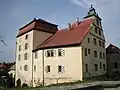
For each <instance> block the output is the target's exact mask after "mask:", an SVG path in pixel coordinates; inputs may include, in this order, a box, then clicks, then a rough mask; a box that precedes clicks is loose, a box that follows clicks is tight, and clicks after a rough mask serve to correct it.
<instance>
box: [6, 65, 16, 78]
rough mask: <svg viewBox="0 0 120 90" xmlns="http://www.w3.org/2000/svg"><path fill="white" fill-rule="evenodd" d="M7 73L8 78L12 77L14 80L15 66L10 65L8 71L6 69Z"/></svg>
mask: <svg viewBox="0 0 120 90" xmlns="http://www.w3.org/2000/svg"><path fill="white" fill-rule="evenodd" d="M8 73H9V75H10V76H12V77H13V78H15V64H14V65H12V66H11V67H10V68H9V69H8Z"/></svg>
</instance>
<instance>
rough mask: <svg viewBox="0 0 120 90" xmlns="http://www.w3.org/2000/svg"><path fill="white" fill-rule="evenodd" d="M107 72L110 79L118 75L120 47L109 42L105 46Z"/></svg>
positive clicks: (119, 69) (119, 71) (119, 72)
mask: <svg viewBox="0 0 120 90" xmlns="http://www.w3.org/2000/svg"><path fill="white" fill-rule="evenodd" d="M106 60H107V74H108V76H109V78H111V79H115V78H116V79H118V77H117V76H118V75H120V48H118V47H116V46H115V45H112V44H110V45H109V46H108V47H107V48H106Z"/></svg>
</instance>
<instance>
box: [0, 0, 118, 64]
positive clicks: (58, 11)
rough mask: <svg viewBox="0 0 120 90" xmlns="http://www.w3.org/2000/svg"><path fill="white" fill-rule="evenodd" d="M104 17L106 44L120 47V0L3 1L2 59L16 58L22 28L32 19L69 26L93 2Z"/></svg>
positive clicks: (0, 13) (0, 3) (0, 26)
mask: <svg viewBox="0 0 120 90" xmlns="http://www.w3.org/2000/svg"><path fill="white" fill-rule="evenodd" d="M91 4H92V5H93V7H94V8H95V9H96V12H97V13H98V14H99V16H100V17H101V18H102V26H103V30H104V34H105V38H106V43H107V46H108V45H109V44H114V45H116V46H118V47H120V35H119V33H120V18H119V17H120V0H0V37H2V38H0V39H3V40H4V41H5V43H6V44H7V46H5V45H4V44H3V43H0V62H3V61H6V62H11V61H15V42H16V35H17V33H18V31H19V28H21V27H22V26H24V25H25V24H27V23H28V22H30V21H31V20H33V18H42V19H44V20H47V21H49V22H52V23H54V24H57V25H58V28H59V29H61V28H66V27H68V23H72V22H75V19H76V18H79V19H80V20H83V17H84V16H86V15H87V12H88V9H89V7H90V5H91Z"/></svg>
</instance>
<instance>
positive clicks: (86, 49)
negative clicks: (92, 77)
mask: <svg viewBox="0 0 120 90" xmlns="http://www.w3.org/2000/svg"><path fill="white" fill-rule="evenodd" d="M85 56H87V48H85Z"/></svg>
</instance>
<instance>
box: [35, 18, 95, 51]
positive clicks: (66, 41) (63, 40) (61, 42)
mask: <svg viewBox="0 0 120 90" xmlns="http://www.w3.org/2000/svg"><path fill="white" fill-rule="evenodd" d="M76 23H77V22H76ZM76 23H74V24H72V25H71V28H70V30H68V28H66V29H62V30H58V31H57V32H56V33H55V34H53V35H52V36H50V37H49V38H48V39H47V40H45V41H44V42H43V43H41V44H40V45H39V46H38V47H36V49H35V50H33V51H36V50H39V49H42V48H49V47H57V46H66V45H73V44H80V43H81V42H82V40H83V39H84V37H85V36H86V35H87V34H88V32H89V31H90V26H91V24H92V23H93V20H92V19H85V20H83V21H81V22H79V23H78V25H76Z"/></svg>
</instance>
